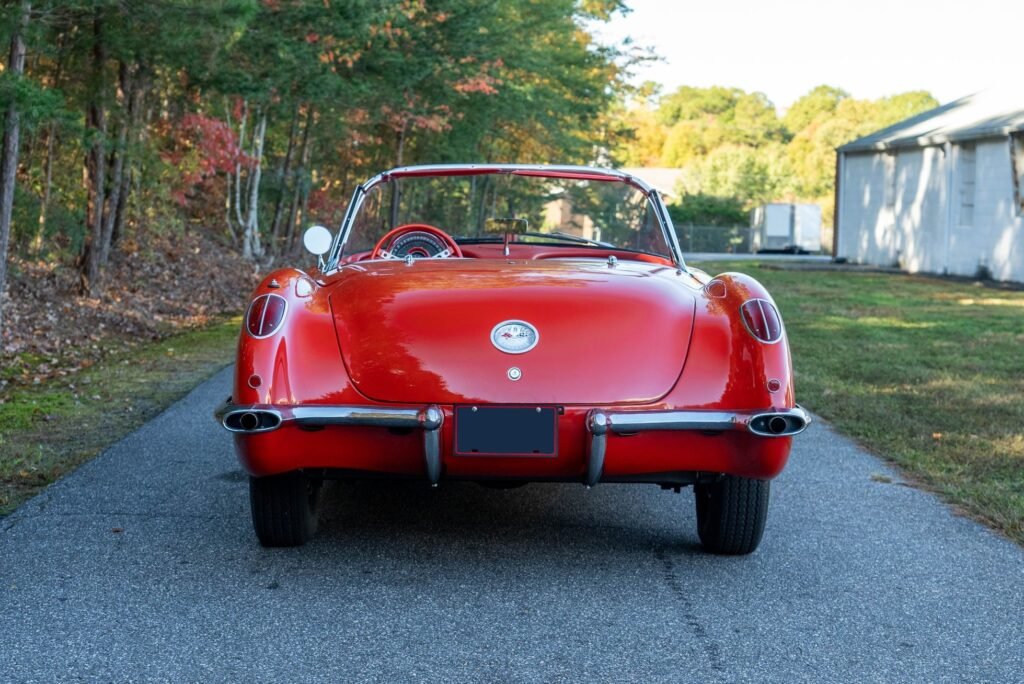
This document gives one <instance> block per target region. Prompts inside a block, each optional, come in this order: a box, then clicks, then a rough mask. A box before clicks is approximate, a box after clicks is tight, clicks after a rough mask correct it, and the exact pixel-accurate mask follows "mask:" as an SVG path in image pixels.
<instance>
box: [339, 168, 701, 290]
mask: <svg viewBox="0 0 1024 684" xmlns="http://www.w3.org/2000/svg"><path fill="white" fill-rule="evenodd" d="M549 173H550V174H551V175H550V176H548V175H547V174H549ZM496 174H506V175H527V176H532V177H540V178H544V177H549V178H552V179H558V178H561V179H569V180H572V179H577V180H593V181H596V182H599V183H604V182H620V183H625V184H626V185H630V186H632V187H634V188H636V189H637V190H639V191H640V192H641V193H642V194H643V196H644V197H645V198H646V199H647V201H648V202H650V203H651V205H652V207H653V208H654V215H655V216H656V217H657V219H658V224H659V225H660V226H661V232H662V236H663V237H664V238H665V243H666V244H667V245H668V248H669V251H670V252H671V254H670V255H669V256H670V257H671V259H672V262H673V263H674V264H675V265H676V268H678V269H679V270H680V271H682V272H687V268H686V262H685V261H684V260H683V251H682V249H681V248H680V246H679V239H678V237H677V236H676V231H675V227H674V226H673V225H672V218H671V217H670V216H669V213H668V207H667V206H665V202H664V200H663V199H662V198H661V194H660V193H659V192H658V191H657V190H655V189H654V188H652V187H651V186H650V185H648V184H647V183H646V182H645V181H644V180H643V179H641V178H637V177H636V176H632V175H630V174H628V173H623V172H622V171H616V170H614V169H600V168H596V167H590V166H564V165H563V166H556V165H545V164H429V165H423V166H402V167H398V168H394V169H391V170H389V171H384V172H382V173H379V174H377V175H376V176H374V177H373V178H371V179H370V180H368V181H366V182H365V183H363V184H362V185H359V186H357V187H356V189H355V191H354V192H353V193H352V200H351V201H350V202H349V203H348V208H347V209H346V210H345V216H344V218H342V220H341V225H340V226H339V227H338V233H337V235H335V236H334V244H333V245H331V250H330V257H329V258H328V259H327V263H326V267H325V268H324V269H323V272H324V273H325V274H328V273H333V272H334V271H337V270H338V268H339V266H338V264H339V262H340V261H341V255H342V252H343V250H344V248H345V243H346V242H347V240H348V236H349V233H350V232H351V231H352V225H353V223H355V217H356V215H357V214H358V213H359V210H360V208H361V207H362V205H363V200H365V199H366V195H367V193H369V191H370V190H372V189H373V188H375V187H377V186H378V185H380V184H382V183H387V182H389V181H391V180H394V179H397V178H416V177H420V176H476V175H480V176H489V175H496Z"/></svg>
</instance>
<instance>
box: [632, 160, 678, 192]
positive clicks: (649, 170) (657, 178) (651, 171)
mask: <svg viewBox="0 0 1024 684" xmlns="http://www.w3.org/2000/svg"><path fill="white" fill-rule="evenodd" d="M619 171H621V172H623V173H628V174H629V175H630V176H636V177H637V178H639V179H641V180H643V181H645V182H646V183H647V184H648V185H650V186H651V187H652V188H654V189H655V190H657V191H658V194H660V195H666V196H668V197H677V196H678V195H679V191H678V190H677V189H676V186H677V185H679V181H680V179H681V178H682V177H683V173H684V171H683V170H682V169H667V168H661V167H656V166H646V167H637V166H634V167H632V168H628V169H619Z"/></svg>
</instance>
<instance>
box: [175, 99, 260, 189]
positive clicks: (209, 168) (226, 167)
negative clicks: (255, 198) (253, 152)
mask: <svg viewBox="0 0 1024 684" xmlns="http://www.w3.org/2000/svg"><path fill="white" fill-rule="evenodd" d="M166 134H167V137H168V138H169V148H167V149H164V150H163V151H162V152H161V153H160V158H161V159H163V161H164V162H165V163H167V164H168V165H170V166H173V167H175V168H176V169H177V170H178V174H179V176H178V179H177V181H176V182H174V183H173V184H172V186H171V190H170V193H171V197H172V198H173V199H174V201H175V202H176V203H177V204H178V205H179V206H182V207H184V206H186V205H187V204H188V194H189V192H190V191H191V190H192V189H193V188H194V187H195V186H197V185H199V184H200V183H202V182H203V181H204V180H206V179H207V178H209V177H210V176H213V175H215V174H217V173H230V172H233V171H234V170H235V165H236V164H241V165H243V166H246V167H248V166H249V165H251V164H252V163H253V162H254V160H253V159H252V157H250V156H249V155H247V154H245V153H244V152H242V150H241V148H239V146H238V139H237V136H236V134H235V131H234V130H233V129H232V128H231V126H229V125H228V124H227V122H225V121H222V120H220V119H216V118H213V117H211V116H206V115H205V114H197V113H193V114H186V115H185V116H184V117H182V119H181V121H180V122H179V124H178V125H177V126H176V127H173V128H170V127H169V129H168V131H167V133H166Z"/></svg>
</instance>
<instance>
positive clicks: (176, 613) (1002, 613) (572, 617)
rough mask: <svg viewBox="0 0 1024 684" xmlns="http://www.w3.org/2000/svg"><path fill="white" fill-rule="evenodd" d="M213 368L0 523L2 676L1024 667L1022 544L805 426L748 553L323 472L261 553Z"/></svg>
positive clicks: (813, 677)
mask: <svg viewBox="0 0 1024 684" xmlns="http://www.w3.org/2000/svg"><path fill="white" fill-rule="evenodd" d="M228 377H229V376H228V371H225V372H222V373H220V374H219V375H217V376H216V377H214V378H213V379H211V380H210V381H209V382H207V383H205V384H204V385H202V386H200V387H199V388H198V389H196V391H194V392H193V393H192V394H191V395H190V396H189V397H188V398H187V399H185V400H184V401H182V402H181V403H179V404H177V405H175V406H174V407H172V408H171V409H170V410H169V411H167V412H166V413H165V414H163V415H162V416H160V417H159V418H157V419H156V420H154V421H153V422H152V423H150V424H148V425H147V426H145V427H144V428H142V429H141V430H139V431H138V432H136V433H135V434H133V435H131V436H130V437H128V438H127V439H125V440H124V441H123V442H121V443H120V444H118V445H117V446H115V447H113V448H112V449H110V450H109V451H108V452H106V453H105V454H103V455H102V456H101V457H99V458H97V459H96V460H95V461H93V462H91V463H89V464H88V465H86V466H84V467H83V468H81V469H80V470H78V472H76V473H75V474H73V475H72V476H70V477H68V478H67V479H65V480H63V481H62V482H60V483H58V484H56V485H54V486H52V487H50V488H49V489H48V490H47V491H46V492H44V493H43V494H42V495H41V496H39V497H38V498H36V499H34V500H33V501H31V502H29V503H28V504H26V505H25V506H23V507H22V508H21V509H19V510H18V511H17V512H15V513H14V514H13V515H11V516H9V517H8V518H6V519H4V520H0V681H2V682H20V681H39V682H54V681H128V680H131V681H166V682H187V681H204V682H214V681H244V682H255V681H303V682H306V681H315V680H325V681H335V682H338V681H381V682H398V681H430V682H434V681H481V682H506V681H508V682H518V681H523V682H534V681H536V682H540V681H548V682H556V681H586V682H595V681H636V682H650V681H681V680H696V681H702V682H707V681H724V682H742V681H756V682H760V681H769V680H774V681H781V682H797V681H809V682H821V681H846V682H854V681H856V682H869V681H885V682H904V681H928V682H941V681H949V682H958V681H972V682H980V681H993V682H1010V681H1024V552H1022V551H1021V549H1020V548H1018V547H1016V546H1014V545H1012V544H1010V543H1008V542H1006V541H1004V540H1002V539H1000V538H998V537H996V536H995V535H994V534H991V533H990V532H988V531H986V530H985V529H983V528H982V527H980V526H978V525H976V524H974V523H972V522H970V521H968V520H965V519H963V518H959V517H957V516H955V515H954V514H953V513H951V512H950V510H949V509H948V508H946V507H945V506H943V505H942V504H940V503H939V502H937V501H936V500H935V499H934V498H932V497H931V496H929V495H927V494H924V493H922V492H919V491H916V490H914V489H911V488H909V487H905V486H901V485H900V484H898V483H894V484H886V483H882V482H878V481H875V480H873V479H872V475H873V474H876V475H877V474H885V475H890V476H891V475H893V474H892V473H891V472H890V471H889V470H888V469H887V468H886V467H885V466H883V465H882V464H880V462H879V461H877V460H875V459H874V458H872V457H870V456H867V455H865V454H864V453H863V452H861V451H859V450H857V449H856V448H855V447H853V446H852V445H851V444H850V443H849V442H847V441H846V440H844V439H842V438H840V437H837V436H836V435H834V434H833V433H832V432H831V431H830V430H829V429H828V428H827V427H825V426H823V425H822V424H820V423H818V424H816V425H815V426H814V427H813V428H812V430H811V431H809V432H808V433H807V434H806V435H805V436H804V437H803V438H802V439H800V440H799V445H798V447H797V448H796V450H795V451H794V455H793V460H792V462H791V465H790V467H789V469H788V470H787V471H786V472H785V473H784V475H783V476H782V477H781V478H780V479H779V480H778V481H777V484H776V487H775V489H774V491H773V502H772V511H771V517H770V519H769V527H768V530H767V533H766V536H765V540H764V542H763V544H762V546H761V549H760V550H759V551H758V552H757V553H756V554H755V555H753V556H750V557H746V558H719V557H714V556H709V555H705V554H704V553H702V552H701V551H700V549H699V548H698V546H697V541H696V535H695V532H694V520H693V511H692V498H691V495H690V493H689V492H688V491H685V490H684V493H683V494H682V495H675V494H672V493H669V492H662V491H660V490H659V489H658V488H656V487H653V486H630V485H601V486H598V487H596V488H595V489H593V490H592V491H589V492H588V491H586V490H585V489H584V488H583V487H582V486H575V485H532V486H529V487H526V488H523V489H518V490H511V491H504V492H501V491H497V492H496V491H489V490H485V489H482V488H480V487H478V486H476V485H475V484H472V483H465V484H455V483H449V484H446V485H444V486H442V487H441V488H440V489H438V490H436V491H430V490H428V489H426V488H425V487H421V486H417V485H412V484H405V485H398V486H393V485H391V486H389V485H386V484H383V483H377V484H360V485H343V486H342V485H338V486H334V487H332V488H330V489H329V490H327V492H326V497H327V498H326V504H327V510H326V520H325V521H324V523H323V525H322V531H321V533H320V535H319V536H318V537H317V538H316V539H315V540H314V542H313V543H312V544H311V545H309V546H307V547H305V548H302V549H295V550H276V551H270V550H263V549H261V548H260V547H259V546H258V545H257V544H256V542H255V540H254V538H253V536H252V533H251V530H250V526H249V520H248V502H247V489H246V484H245V480H244V478H243V476H242V474H241V473H240V472H239V470H238V468H237V465H236V463H235V461H234V458H233V456H232V453H231V447H230V440H229V438H228V436H227V435H226V434H223V433H222V432H221V431H220V430H219V428H217V427H216V426H215V424H214V423H213V421H212V420H211V419H210V412H211V409H212V408H213V406H214V405H215V403H216V402H217V401H218V400H219V399H220V398H222V397H223V396H224V395H225V394H226V391H227V390H226V388H227V386H228Z"/></svg>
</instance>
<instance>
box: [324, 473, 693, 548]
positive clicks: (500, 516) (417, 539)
mask: <svg viewBox="0 0 1024 684" xmlns="http://www.w3.org/2000/svg"><path fill="white" fill-rule="evenodd" d="M692 509H693V503H692V496H691V495H690V494H689V492H687V491H685V490H684V492H683V495H682V496H674V495H673V494H671V493H668V492H660V491H658V490H657V488H656V487H654V486H645V487H639V486H637V485H600V486H598V487H595V488H594V489H592V490H586V489H584V488H583V487H582V486H580V485H576V484H571V483H570V484H531V485H527V486H524V487H520V488H515V489H504V490H503V489H491V488H487V487H483V486H481V485H479V484H477V483H474V482H448V483H444V484H443V485H442V486H441V487H438V488H435V489H431V488H430V487H428V486H426V485H424V484H422V483H418V482H393V481H392V482H387V481H373V480H370V481H355V482H351V481H346V482H335V483H328V485H327V486H325V488H324V491H323V494H322V498H321V517H320V530H319V532H318V534H317V536H316V537H315V538H314V539H313V540H312V542H311V544H315V545H318V546H347V545H348V544H350V543H352V542H353V541H354V540H358V541H359V543H364V544H365V543H371V544H372V543H375V542H380V543H381V547H382V548H384V549H387V550H388V551H391V552H395V553H399V554H400V553H401V551H402V547H403V546H406V547H409V548H416V547H418V546H420V545H422V544H423V543H425V542H426V541H427V540H429V543H431V544H433V545H435V546H438V547H445V548H448V549H458V548H472V549H474V550H475V551H476V552H478V553H485V554H486V552H487V550H488V549H493V550H498V549H502V550H507V549H508V548H509V547H510V546H513V547H514V546H518V545H530V546H531V547H532V553H533V554H536V553H537V551H538V549H539V548H544V547H550V548H551V549H557V550H560V551H562V552H564V551H566V550H572V551H573V552H574V553H576V554H579V553H587V552H591V551H594V552H600V553H607V552H608V551H610V550H622V551H627V550H628V551H630V552H636V551H642V550H648V551H655V550H660V551H668V552H671V553H680V554H702V553H703V552H702V550H701V548H700V546H699V544H698V542H697V538H696V528H695V521H694V519H693V510H692Z"/></svg>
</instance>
